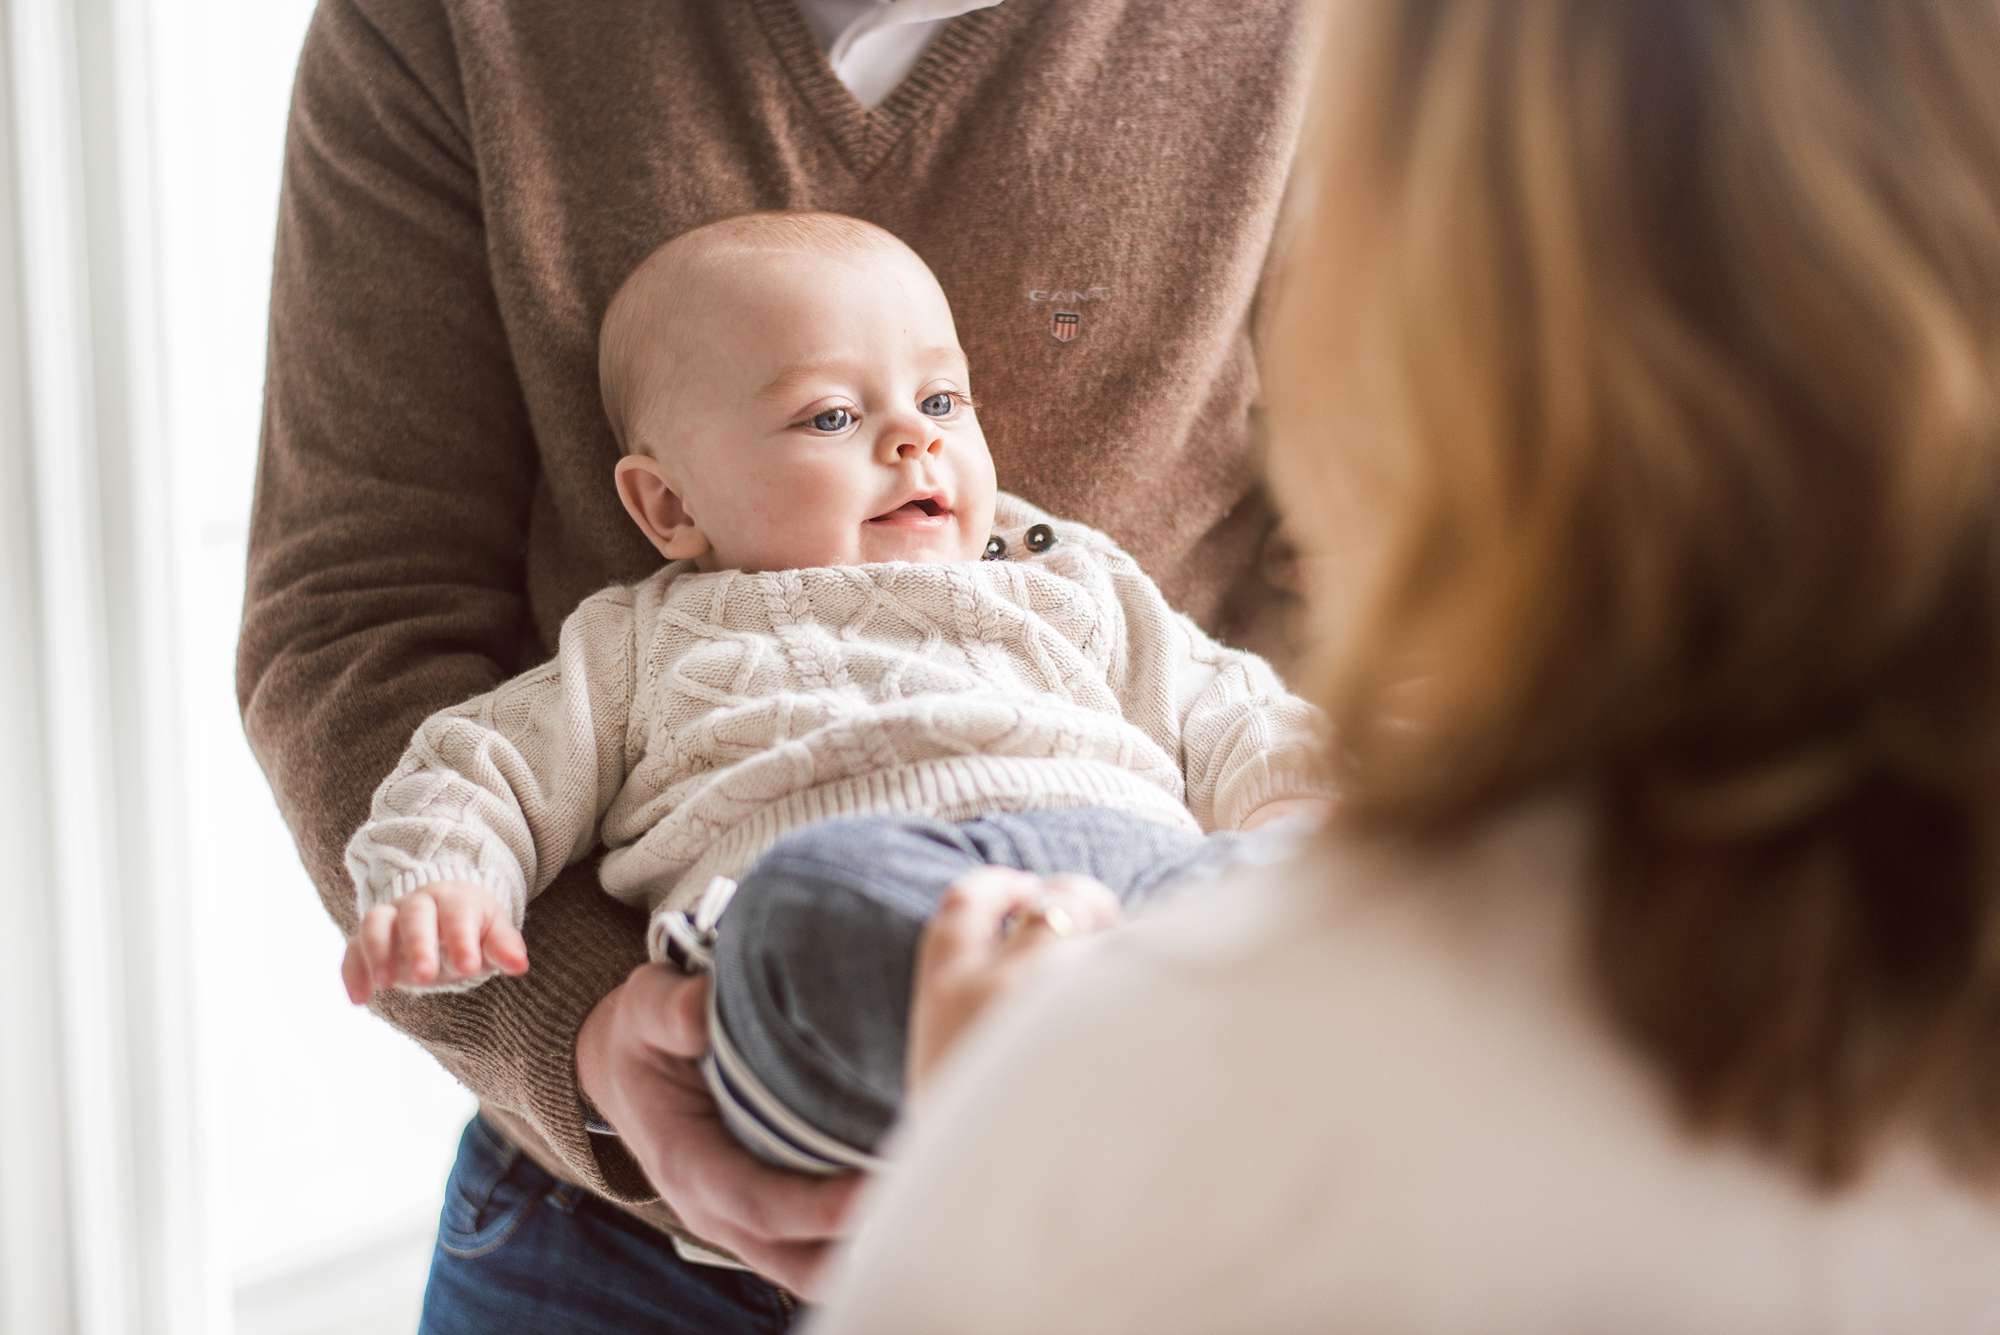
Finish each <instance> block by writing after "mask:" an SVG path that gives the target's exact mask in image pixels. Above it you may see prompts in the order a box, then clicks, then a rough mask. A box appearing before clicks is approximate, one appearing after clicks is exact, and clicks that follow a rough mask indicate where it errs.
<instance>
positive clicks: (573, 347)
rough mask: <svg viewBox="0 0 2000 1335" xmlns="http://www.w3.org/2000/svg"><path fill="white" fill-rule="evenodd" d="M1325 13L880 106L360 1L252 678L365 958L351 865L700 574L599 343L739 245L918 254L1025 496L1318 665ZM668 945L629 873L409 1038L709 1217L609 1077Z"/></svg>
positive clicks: (955, 72) (924, 71)
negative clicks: (438, 759) (700, 247)
mask: <svg viewBox="0 0 2000 1335" xmlns="http://www.w3.org/2000/svg"><path fill="white" fill-rule="evenodd" d="M1317 8H1318V7H1317V6H1310V5H1307V4H1305V3H1304V0H1256V2H1255V3H1250V4H1226V5H1218V4H1213V3H1207V2H1206V0H1170V2H1169V3H1160V0H1148V2H1147V3H1144V4H1140V3H1137V2H1136V0H1091V3H1089V4H1077V3H1070V2H1068V0H1007V3H1005V4H1002V5H999V6H997V7H994V8H991V9H983V10H979V11H976V12H974V13H970V14H966V15H963V16H961V17H959V18H955V19H953V20H951V22H950V23H949V24H947V25H946V26H945V28H944V29H943V30H942V32H941V33H940V34H939V36H938V37H937V39H936V40H935V41H934V42H933V43H932V45H931V47H930V48H929V49H928V50H927V51H926V52H925V53H924V56H923V58H922V59H921V60H920V61H919V62H918V63H917V65H916V67H915V68H914V69H913V70H912V71H911V73H910V76H909V78H907V79H906V80H904V82H903V84H902V85H901V86H900V87H898V89H897V90H896V91H895V92H894V93H892V94H891V95H890V96H889V98H888V99H887V100H886V101H884V102H883V103H882V105H881V106H880V107H877V108H875V109H873V110H871V109H869V108H866V107H863V106H862V105H861V104H860V103H858V102H856V101H855V100H854V98H853V96H852V95H851V94H850V93H849V92H848V91H847V90H846V89H845V88H844V87H842V86H841V83H840V81H839V80H838V79H837V78H835V77H834V74H833V71H832V69H831V68H830V67H829V66H828V65H827V63H826V58H825V56H824V55H823V54H822V52H821V50H820V47H819V44H818V43H817V41H815V39H814V37H813V34H812V31H811V30H810V29H809V28H808V27H807V26H806V23H805V21H804V19H803V18H802V17H801V16H800V15H799V13H798V11H797V9H796V7H795V6H794V5H793V3H792V0H735V2H729V3H719V2H718V0H591V3H589V4H573V5H565V4H548V3H530V2H529V0H319V4H318V6H317V8H316V9H315V11H314V14H313V20H312V25H311V28H310V30H309V32H308V34H307V36H306V40H305V46H304V50H303V52H302V54H301V57H300V62H299V70H298V79H297V83H296V85H295V90H294V94H293V102H292V111H291V128H290V133H289V136H288V137H287V140H286V148H285V179H284V186H283V191H282V196H281V199H280V205H279V223H278V235H277V246H276V251H275V254H274V256H273V268H272V288H271V325H270V344H269V357H268V360H267V363H266V365H267V368H268V370H267V376H268V378H267V382H266V392H265V408H264V424H263V440H262V447H261V452H260V454H259V458H258V475H257V495H256V504H255V508H254V510H253V512H252V515H251V520H250V557H249V566H248V570H247V572H246V573H247V584H246V592H245V599H244V609H243V633H242V639H241V642H240V645H239V648H238V659H237V663H238V672H237V689H238V695H239V698H240V700H241V702H242V707H243V719H244V727H245V730H246V732H247V733H248V736H249V739H250V743H251V745H252V747H253V748H254V749H255V751H256V754H257V758H258V760H259V762H260V763H261V764H262V765H263V767H264V771H265V773H266V774H267V775H268V776H269V778H270V781H271V791H272V795H273V797H274V799H275V800H276V802H277V804H278V808H279V810H280V811H281V812H282V813H283V814H284V817H285V820H286V822H287V823H288V824H289V825H290V827H291V830H292V832H293V835H294V837H295V838H296V839H297V841H298V847H299V852H300V856H301V858H302V860H303V861H304V863H305V866H306V868H307V870H308V872H309V873H310V875H311V878H312V881H313V883H314V885H315V887H316V889H317V891H318V893H319V895H320V898H321V900H322V902H323V903H324V905H325V906H326V909H327V913H328V915H329V917H330V918H331V919H333V921H334V922H335V923H336V924H337V925H338V927H339V929H340V930H342V931H352V930H353V928H354V921H353V914H354V907H355V905H354V889H353V883H352V880H351V878H350V877H349V876H348V874H347V870H346V865H345V861H344V858H343V853H344V850H345V848H346V844H347V840H348V838H349V837H350V836H351V835H352V834H353V833H354V831H355V829H356V828H357V827H358V826H360V825H361V824H362V823H363V822H364V821H365V820H366V819H367V818H368V814H369V803H370V799H371V797H372V795H373V794H374V792H375V790H376V788H377V787H378V786H379V785H380V784H381V782H382V779H383V776H384V775H386V774H388V773H389V772H390V771H391V770H392V769H393V768H395V766H396V764H397V761H398V758H399V757H400V756H401V754H402V752H403V749H404V747H405V746H406V745H407V744H408V743H409V740H410V737H411V735H412V733H413V732H414V731H415V730H416V728H417V726H418V724H420V723H422V722H423V720H424V719H426V718H428V717H429V716H430V715H432V714H434V713H436V712H437V711H438V710H440V709H443V708H446V707H447V706H450V705H453V704H456V703H458V702H460V701H463V700H469V699H471V698H472V697H474V696H476V695H479V694H481V693H483V692H487V691H491V690H492V689H494V688H495V687H496V686H498V685H499V684H500V683H502V682H503V681H506V680H507V679H508V678H510V677H512V676H514V675H515V674H516V673H519V672H521V671H522V670H524V669H525V668H527V667H528V666H529V665H531V664H533V663H537V662H540V661H542V660H544V659H547V658H549V657H550V656H551V655H553V654H554V653H555V652H556V649H557V644H558V635H559V631H560V628H561V626H562V624H563V622H564V620H565V619H566V618H567V617H568V616H569V615H570V614H571V613H572V612H573V611H574V610H575V609H576V608H577V607H578V605H579V604H581V603H582V602H583V601H584V599H586V598H587V597H589V596H591V595H592V594H594V593H595V592H596V591H598V590H599V589H602V588H604V587H606V586H607V585H610V584H614V583H630V582H635V581H638V580H641V579H643V578H645V577H646V576H647V575H648V574H650V573H651V572H652V571H653V570H654V569H656V568H657V566H658V557H657V555H656V554H655V553H654V552H653V550H652V548H651V547H649V546H648V545H647V544H646V542H645V540H644V538H642V537H641V536H640V534H639V532H638V530H637V529H635V528H634V527H633V526H632V524H631V523H630V521H628V520H627V519H626V518H625V515H624V513H623V511H622V510H620V508H619V505H618V498H617V496H616V494H615V492H614V491H613V489H612V487H611V486H610V476H611V468H612V465H613V463H615V462H616V460H617V458H618V446H617V442H616V441H615V440H613V438H612V435H611V429H610V426H609V424H608V423H607V422H606V420H605V416H604V410H603V406H602V404H601V403H600V402H599V401H598V394H597V329H598V323H599V322H600V321H601V320H602V319H603V317H604V308H605V305H606V303H607V302H609V300H610V298H611V294H612V293H613V292H614V291H616V290H617V287H618V284H619V283H620V281H622V280H623V278H624V277H625V275H627V274H628V273H630V272H631V270H632V267H633V266H634V265H635V264H637V263H638V262H639V261H640V260H641V259H643V258H644V257H645V256H646V255H647V254H649V253H650V252H651V251H652V250H653V249H654V248H655V247H657V246H658V245H659V244H660V243H661V242H663V241H665V240H666V239H667V238H669V237H671V236H674V235H676V234H677V233H680V232H683V231H686V230H687V229H688V228H691V227H698V226H700V225H701V224H703V223H706V222H711V221H714V220H715V219H717V218H721V217H724V216H727V215H729V214H732V213H740V212H743V211H744V210H746V209H765V208H822V209H833V210H836V211H839V212H843V213H852V214H856V215H858V216H860V217H864V218H867V219H869V220H870V221H872V222H876V223H880V224H881V225H882V226H884V227H887V228H888V229H889V230H890V231H892V232H894V233H896V234H897V235H898V236H900V237H902V238H903V239H904V240H906V241H908V242H909V243H910V245H911V246H912V247H913V248H914V249H915V250H916V251H917V253H918V254H919V255H921V256H923V258H924V260H925V262H926V263H927V264H929V265H930V267H931V270H932V271H933V272H934V273H936V274H937V276H938V281H939V282H940V283H941V284H942V285H943V287H944V290H945V294H946V295H947V296H948V297H949V298H950V299H951V307H952V312H953V314H954V316H955V317H956V320H957V325H958V331H959V336H960V339H961V340H962V342H963V344H964V347H965V352H966V356H967V358H968V359H969V361H970V363H971V366H972V369H973V375H974V383H973V384H972V386H971V388H972V390H973V391H974V393H975V394H976V395H977V396H978V399H979V404H980V418H981V420H982V422H983V423H984V424H985V427H986V433H987V440H988V442H989V443H990V444H991V446H992V449H993V457H994V461H995V463H996V465H997V466H998V468H999V473H1000V478H1001V480H1002V482H1003V483H1004V484H1005V485H1006V486H1007V487H1008V488H1010V489H1011V490H1013V491H1016V492H1018V493H1020V494H1021V495H1024V496H1026V497H1028V498H1029V499H1031V500H1034V501H1036V502H1037V503H1039V504H1042V505H1045V506H1048V507H1051V508H1054V509H1057V510H1060V511H1061V512H1062V513H1063V514H1065V515H1070V516H1073V517H1075V518H1076V519H1078V520H1080V521H1082V522H1084V523H1086V524H1090V525H1092V526H1093V527H1096V528H1099V529H1102V530H1104V531H1105V532H1108V533H1110V534H1112V535H1114V536H1115V537H1116V538H1117V539H1118V541H1119V542H1120V543H1121V544H1122V545H1123V546H1124V547H1125V549H1126V550H1127V551H1129V552H1131V553H1132V554H1133V556H1135V557H1136V558H1137V559H1138V560H1139V562H1140V563H1141V564H1142V565H1143V566H1144V567H1145V569H1146V571H1147V573H1149V574H1150V575H1152V576H1153V577H1154V578H1155V579H1156V580H1158V581H1159V583H1160V586H1161V588H1163V589H1164V590H1165V591H1166V593H1167V597H1168V599H1169V601H1171V602H1172V603H1173V605H1174V606H1176V607H1178V608H1182V609H1184V610H1185V611H1187V612H1188V613H1189V614H1190V615H1191V616H1193V617H1194V618H1195V619H1196V620H1197V621H1198V622H1200V623H1201V624H1202V625H1203V626H1204V627H1206V628H1207V629H1209V630H1210V631H1212V632H1214V633H1215V634H1217V635H1218V636H1220V637H1221V638H1222V639H1224V640H1227V641H1229V642H1231V643H1243V642H1249V643H1252V644H1264V645H1271V646H1275V647H1277V648H1278V649H1279V650H1280V651H1281V649H1282V645H1283V637H1282V635H1278V634H1273V633H1272V632H1277V631H1279V630H1280V629H1281V628H1282V626H1283V624H1284V619H1285V617H1284V601H1283V599H1282V598H1281V596H1280V594H1279V593H1278V591H1277V590H1276V589H1275V588H1273V587H1272V586H1271V585H1270V584H1269V583H1268V582H1267V580H1266V578H1265V576H1264V574H1263V573H1262V572H1263V570H1264V569H1265V565H1264V563H1263V561H1262V560H1261V557H1262V555H1263V553H1264V544H1265V540H1266V537H1267V535H1268V534H1269V533H1270V531H1271V526H1272V512H1271V507H1270V505H1269V504H1268V503H1267V501H1266V500H1265V498H1264V496H1263V493H1262V490H1261V488H1260V487H1259V485H1258V481H1257V479H1258V465H1257V459H1258V449H1259V444H1258V438H1259V434H1260V433H1259V422H1260V420H1261V415H1260V412H1259V401H1260V390H1259V374H1258V357H1257V344H1256V339H1255V330H1256V328H1257V321H1256V320H1255V319H1254V315H1255V312H1256V310H1257V305H1258V302H1259V294H1260V292H1261V291H1263V284H1262V279H1263V276H1264V275H1265V274H1266V273H1267V272H1269V271H1271V270H1272V269H1273V267H1274V252H1273V249H1272V244H1271V242H1272V235H1273V227H1274V223H1275V220H1276V218H1277V216H1278V211H1279V202H1280V199H1281V197H1282V195H1283V194H1284V191H1285V189H1286V182H1287V179H1288V176H1289V172H1290V163H1291V161H1292V156H1293V149H1294V147H1295V145H1296V144H1297V142H1298V136H1299V127H1300V124H1301V109H1302V107H1303V105H1304V101H1305V91H1306V86H1307V80H1306V69H1307V66H1308V63H1309V62H1308V61H1307V60H1306V58H1305V53H1306V52H1307V51H1308V50H1309V47H1308V45H1307V43H1306V42H1305V40H1304V29H1305V26H1306V24H1307V22H1308V18H1309V15H1310V14H1311V13H1312V12H1314V11H1315V10H1316V9H1317ZM1058 313H1067V314H1069V315H1074V316H1077V317H1078V320H1077V322H1075V323H1064V324H1062V325H1060V326H1058V325H1057V324H1056V323H1055V319H1054V317H1055V315H1056V314H1058ZM1059 336H1067V337H1066V340H1065V339H1064V338H1063V337H1059ZM1273 568H1277V567H1273ZM634 919H635V915H634V914H632V913H631V912H630V911H629V910H627V909H625V908H623V907H621V906H620V905H619V904H618V902H617V901H616V900H614V899H612V898H610V897H609V896H607V895H605V894H603V893H602V892H601V891H600V890H599V889H598V885H597V877H596V876H595V875H594V871H593V868H592V867H591V866H590V864H589V862H588V860H587V859H586V860H585V861H583V862H580V863H578V864H577V865H576V867H574V868H573V869H572V870H571V871H570V872H569V873H567V874H565V875H562V876H559V877H557V878H556V883H555V884H554V885H553V886H551V887H550V888H549V890H548V891H547V892H546V893H545V894H544V895H543V896H542V897H541V899H540V900H538V901H537V903H536V905H535V912H534V914H533V915H531V921H530V923H529V932H528V948H529V951H530V953H531V954H532V956H533V958H534V960H535V967H534V968H533V969H532V970H531V971H529V973H527V974H526V975H525V976H523V977H520V978H507V979H496V980H494V981H493V982H491V983H489V984H488V985H486V986H484V987H479V988H475V989H473V990H472V991H470V992H467V993H464V994H461V995H455V996H441V995H434V994H429V993H408V992H402V991H389V992H386V993H381V994H378V995H377V997H376V999H375V1000H374V1001H372V1002H371V1003H370V1005H371V1006H372V1007H373V1008H374V1009H375V1010H376V1011H377V1013H379V1014H380V1015H382V1016H383V1018H384V1019H386V1020H387V1021H388V1022H389V1023H391V1024H393V1025H394V1026H395V1027H396V1028H398V1029H399V1030H401V1031H402V1032H404V1033H406V1034H408V1035H409V1036H410V1037H411V1038H412V1039H414V1040H415V1041H416V1042H418V1043H421V1044H422V1045H423V1046H424V1048H425V1050H426V1051H428V1052H430V1053H431V1054H432V1055H433V1056H434V1057H436V1058H437V1060H438V1061H439V1062H440V1063H442V1064H443V1065H444V1066H445V1067H446V1069H448V1070H449V1071H450V1072H451V1073H452V1074H453V1075H454V1076H456V1077H457V1078H458V1079H459V1080H461V1081H463V1082H464V1083H465V1084H466V1085H467V1086H468V1087H470V1088H471V1089H472V1090H473V1091H475V1092H476V1093H477V1094H478V1096H479V1099H480V1105H481V1108H482V1110H483V1111H484V1112H485V1113H486V1115H487V1116H488V1117H489V1118H490V1119H491V1120H492V1121H493V1122H494V1123H495V1124H496V1125H498V1126H500V1127H502V1128H503V1129H504V1131H505V1134H506V1135H507V1137H508V1139H509V1140H511V1141H512V1142H514V1143H515V1144H517V1145H519V1146H520V1147H521V1148H522V1149H523V1150H525V1151H526V1152H527V1153H528V1154H529V1156H530V1157H531V1158H533V1159H534V1160H535V1161H536V1162H538V1163H539V1164H541V1165H542V1166H543V1167H544V1168H546V1169H548V1170H549V1171H551V1172H553V1173H555V1174H557V1175H558V1176H560V1177H562V1178H563V1179H565V1180H567V1181H571V1182H576V1183H580V1184H583V1185H584V1186H586V1187H588V1188H589V1189H590V1190H592V1191H594V1192H596V1193H599V1194H600V1195H603V1196H605V1197H608V1198H610V1199H612V1200H615V1201H618V1202H620V1203H622V1204H625V1205H627V1206H628V1207H631V1208H632V1209H633V1213H634V1214H635V1215H637V1216H638V1217H640V1218H642V1219H644V1220H646V1221H647V1222H648V1223H650V1224H653V1225H656V1226H660V1227H667V1228H672V1227H674V1221H673V1219H672V1216H671V1215H670V1214H669V1213H668V1212H667V1211H666V1210H665V1209H663V1208H662V1207H660V1205H659V1204H658V1203H657V1201H655V1199H654V1197H655V1192H654V1190H653V1188H652V1187H651V1186H650V1185H649V1184H648V1183H647V1181H646V1179H645V1178H644V1176H643V1175H642V1174H641V1173H640V1172H639V1169H638V1165H637V1164H636V1163H635V1162H634V1161H633V1160H632V1158H631V1156H630V1155H629V1154H627V1153H626V1152H625V1150H624V1148H623V1147H622V1145H621V1144H620V1142H618V1141H617V1140H615V1139H612V1138H610V1137H604V1136H592V1135H590V1134H589V1133H588V1132H587V1131H586V1130H585V1124H584V1115H585V1110H584V1108H583V1104H582V1102H581V1100H580V1099H579V1098H578V1091H577V1087H576V1070H575V1060H574V1053H575V1044H576V1035H577V1030H578V1028H579V1027H580V1026H581V1025H582V1024H583V1021H584V1017H585V1016H586V1015H588V1014H589V1013H590V1011H591V1008H592V1007H594V1006H596V1005H597V1004H598V1003H599V1001H600V1000H601V999H602V998H603V997H604V995H605V994H606V993H607V992H609V991H610V990H611V989H612V988H614V987H616V986H617V985H618V984H619V982H621V981H622V980H623V979H624V978H625V976H626V975H627V974H628V973H629V972H630V971H631V969H632V966H633V965H634V964H637V963H639V962H640V960H641V959H643V958H644V955H643V951H642V950H641V947H640V944H639V943H640V941H641V939H642V933H641V932H640V931H639V930H638V928H639V926H640V924H639V923H637V922H635V920H634Z"/></svg>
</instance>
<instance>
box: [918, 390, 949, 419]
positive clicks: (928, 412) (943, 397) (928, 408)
mask: <svg viewBox="0 0 2000 1335" xmlns="http://www.w3.org/2000/svg"><path fill="white" fill-rule="evenodd" d="M953 403H954V399H953V398H952V396H951V395H950V394H947V393H945V392H944V391H943V390H940V391H938V392H937V393H936V394H933V395H931V396H930V397H929V398H927V399H925V400H924V401H923V402H922V403H921V404H919V405H917V406H918V410H919V411H920V412H922V413H923V414H924V416H926V417H943V416H946V415H947V414H949V413H950V412H951V410H952V406H953Z"/></svg>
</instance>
